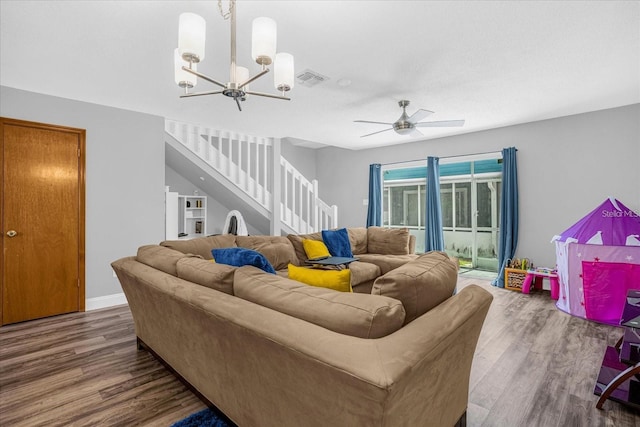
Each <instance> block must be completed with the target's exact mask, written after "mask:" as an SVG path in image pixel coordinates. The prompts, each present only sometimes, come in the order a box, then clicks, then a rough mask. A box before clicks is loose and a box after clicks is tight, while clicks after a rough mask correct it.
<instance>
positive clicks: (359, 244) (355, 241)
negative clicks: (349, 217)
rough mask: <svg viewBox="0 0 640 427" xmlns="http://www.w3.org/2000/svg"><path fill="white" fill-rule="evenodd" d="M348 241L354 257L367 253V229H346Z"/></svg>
mask: <svg viewBox="0 0 640 427" xmlns="http://www.w3.org/2000/svg"><path fill="white" fill-rule="evenodd" d="M347 233H349V241H350V242H351V252H353V254H354V255H360V254H366V253H367V229H366V228H365V227H353V228H347Z"/></svg>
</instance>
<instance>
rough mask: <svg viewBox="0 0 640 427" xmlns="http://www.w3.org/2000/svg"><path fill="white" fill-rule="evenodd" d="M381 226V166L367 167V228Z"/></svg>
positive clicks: (375, 164)
mask: <svg viewBox="0 0 640 427" xmlns="http://www.w3.org/2000/svg"><path fill="white" fill-rule="evenodd" d="M381 225H382V165H380V164H379V163H374V164H372V165H369V209H368V211H367V227H371V226H377V227H380V226H381Z"/></svg>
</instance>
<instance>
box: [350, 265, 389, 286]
mask: <svg viewBox="0 0 640 427" xmlns="http://www.w3.org/2000/svg"><path fill="white" fill-rule="evenodd" d="M349 270H351V287H355V286H358V285H361V284H363V283H367V282H373V280H375V279H376V278H378V277H379V276H380V274H381V273H380V267H378V266H377V265H375V264H371V263H368V262H361V261H355V262H352V263H351V264H349Z"/></svg>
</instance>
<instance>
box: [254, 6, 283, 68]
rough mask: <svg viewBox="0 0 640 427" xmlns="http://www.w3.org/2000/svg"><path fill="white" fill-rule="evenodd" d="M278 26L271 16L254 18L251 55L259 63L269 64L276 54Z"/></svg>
mask: <svg viewBox="0 0 640 427" xmlns="http://www.w3.org/2000/svg"><path fill="white" fill-rule="evenodd" d="M277 38H278V26H277V24H276V21H274V20H273V19H271V18H266V17H262V18H256V19H254V20H253V24H252V31H251V57H252V58H253V60H254V61H256V62H257V63H258V64H260V65H269V64H271V63H272V62H273V60H274V59H275V56H276V45H277Z"/></svg>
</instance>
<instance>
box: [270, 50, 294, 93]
mask: <svg viewBox="0 0 640 427" xmlns="http://www.w3.org/2000/svg"><path fill="white" fill-rule="evenodd" d="M273 74H274V84H275V87H276V89H278V90H279V91H281V92H286V91H288V90H291V89H293V82H294V80H295V76H294V69H293V55H291V54H290V53H284V52H281V53H278V54H277V55H276V62H275V64H274V65H273Z"/></svg>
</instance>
